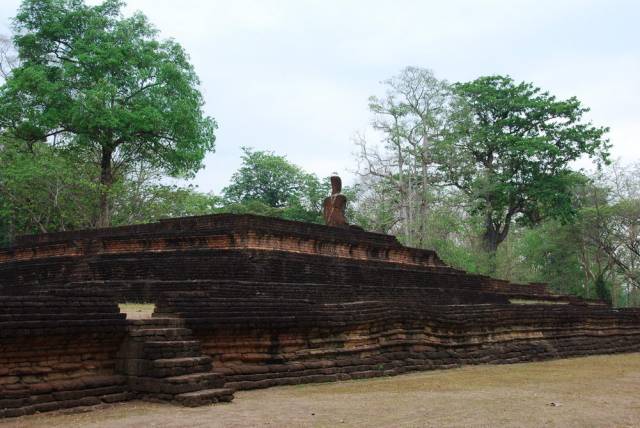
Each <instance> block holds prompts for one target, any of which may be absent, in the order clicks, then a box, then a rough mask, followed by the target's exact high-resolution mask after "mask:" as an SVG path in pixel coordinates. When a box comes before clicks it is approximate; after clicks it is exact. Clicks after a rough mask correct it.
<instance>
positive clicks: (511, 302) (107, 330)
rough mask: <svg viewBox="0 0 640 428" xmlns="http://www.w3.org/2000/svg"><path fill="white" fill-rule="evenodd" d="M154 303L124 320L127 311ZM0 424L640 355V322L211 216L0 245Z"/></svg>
mask: <svg viewBox="0 0 640 428" xmlns="http://www.w3.org/2000/svg"><path fill="white" fill-rule="evenodd" d="M123 302H150V303H155V305H156V309H155V313H154V314H153V318H152V319H149V320H127V319H126V317H125V315H124V314H121V313H120V312H119V309H118V303H123ZM0 310H1V311H0V417H3V416H4V417H9V416H19V415H23V414H28V413H34V412H38V411H47V410H53V409H60V408H68V407H75V406H85V405H93V404H98V403H103V402H115V401H122V400H128V399H132V398H147V399H153V400H162V401H168V402H177V403H181V404H184V405H193V406H195V405H200V404H207V403H212V402H218V401H230V400H231V399H232V398H233V391H235V390H238V389H249V388H263V387H270V386H274V385H285V384H299V383H306V382H326V381H335V380H346V379H360V378H367V377H373V376H383V375H395V374H400V373H405V372H409V371H415V370H428V369H438V368H449V367H455V366H459V365H463V364H480V363H515V362H520V361H535V360H543V359H549V358H562V357H570V356H580V355H590V354H604V353H616V352H634V351H635V352H637V351H640V311H639V310H637V309H612V308H611V307H609V306H607V305H606V304H603V303H601V302H599V301H587V300H582V299H578V298H576V297H571V296H563V295H557V294H554V293H552V292H550V291H549V290H548V289H547V287H546V286H545V285H544V284H513V283H509V282H506V281H501V280H496V279H492V278H489V277H486V276H480V275H473V274H469V273H466V272H463V271H460V270H456V269H453V268H451V267H448V266H446V265H445V264H444V263H443V262H442V261H441V260H440V259H439V258H438V256H437V255H436V254H435V253H434V252H433V251H425V250H418V249H413V248H407V247H404V246H402V245H401V244H400V243H399V242H398V241H397V240H396V239H395V238H394V237H393V236H388V235H381V234H376V233H369V232H364V231H360V230H356V229H353V228H338V227H326V226H320V225H314V224H306V223H300V222H293V221H285V220H279V219H273V218H266V217H258V216H251V215H212V216H202V217H190V218H181V219H174V220H167V221H161V222H159V223H154V224H148V225H140V226H128V227H119V228H111V229H100V230H93V231H80V232H64V233H54V234H46V235H38V236H26V237H22V238H20V239H19V240H18V241H17V242H16V243H15V245H14V246H12V247H9V248H3V249H0Z"/></svg>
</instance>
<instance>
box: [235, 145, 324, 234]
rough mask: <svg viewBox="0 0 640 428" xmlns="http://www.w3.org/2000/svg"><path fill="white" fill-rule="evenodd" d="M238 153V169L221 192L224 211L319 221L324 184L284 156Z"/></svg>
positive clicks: (250, 151)
mask: <svg viewBox="0 0 640 428" xmlns="http://www.w3.org/2000/svg"><path fill="white" fill-rule="evenodd" d="M242 150H243V152H244V155H243V156H242V166H241V167H240V169H239V170H238V171H236V172H235V173H234V174H233V176H232V177H231V184H230V185H229V186H227V187H225V188H224V189H223V195H224V201H225V205H226V206H225V207H224V208H223V210H224V211H226V212H235V213H254V214H261V215H271V216H276V217H283V218H287V219H290V220H300V221H310V222H314V223H318V222H320V221H321V219H322V215H321V211H322V201H323V200H324V198H325V197H327V196H328V195H329V194H330V193H331V191H330V189H331V185H330V184H329V181H328V180H323V181H321V180H319V179H318V177H316V176H315V175H314V174H309V173H307V172H305V171H303V170H302V169H301V168H300V167H298V166H296V165H294V164H292V163H290V162H289V161H288V160H287V159H286V158H285V157H284V156H278V155H276V154H274V153H272V152H268V151H253V150H252V149H250V148H247V147H243V149H242Z"/></svg>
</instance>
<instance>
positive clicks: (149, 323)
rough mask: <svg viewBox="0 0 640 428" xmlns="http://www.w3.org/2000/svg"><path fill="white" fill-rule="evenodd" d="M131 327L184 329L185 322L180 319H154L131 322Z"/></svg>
mask: <svg viewBox="0 0 640 428" xmlns="http://www.w3.org/2000/svg"><path fill="white" fill-rule="evenodd" d="M129 326H130V327H132V328H133V329H138V328H154V327H155V328H162V327H184V320H183V319H181V318H178V317H165V316H163V317H154V318H146V319H141V320H129Z"/></svg>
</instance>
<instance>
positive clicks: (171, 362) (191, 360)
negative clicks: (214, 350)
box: [152, 355, 211, 367]
mask: <svg viewBox="0 0 640 428" xmlns="http://www.w3.org/2000/svg"><path fill="white" fill-rule="evenodd" d="M152 364H153V366H154V367H194V366H202V365H207V364H211V357H208V356H205V355H203V356H198V357H183V358H163V359H157V360H153V362H152Z"/></svg>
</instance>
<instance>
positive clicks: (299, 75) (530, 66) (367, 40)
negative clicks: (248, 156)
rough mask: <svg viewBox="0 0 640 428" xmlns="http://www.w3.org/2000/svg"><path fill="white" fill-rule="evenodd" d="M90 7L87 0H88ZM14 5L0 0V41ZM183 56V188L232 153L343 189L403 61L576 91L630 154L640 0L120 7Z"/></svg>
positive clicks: (459, 75)
mask: <svg viewBox="0 0 640 428" xmlns="http://www.w3.org/2000/svg"><path fill="white" fill-rule="evenodd" d="M89 3H93V4H95V3H99V1H89ZM18 4H19V0H1V1H0V34H10V29H9V21H10V18H11V17H13V16H14V15H15V11H16V9H17V7H18ZM135 10H140V11H142V12H143V13H144V14H146V15H147V16H148V17H149V20H150V21H151V22H152V23H153V24H154V25H155V26H156V27H157V28H158V29H159V30H160V31H161V35H162V37H163V38H166V37H171V38H174V39H175V40H177V41H178V42H179V43H181V44H182V45H183V46H184V48H185V49H186V50H187V52H188V53H189V54H190V55H191V60H192V62H193V64H194V65H195V68H196V70H197V73H198V75H199V76H200V79H201V81H202V91H203V94H204V97H205V100H206V106H205V109H206V112H207V114H208V115H210V116H213V117H215V119H216V120H217V121H218V123H219V125H220V128H219V130H218V132H217V143H216V152H215V153H213V154H210V155H209V156H207V159H206V162H205V163H206V168H205V169H204V170H202V171H200V172H199V173H198V175H197V177H196V179H195V180H194V181H193V183H194V184H197V185H199V187H200V189H201V190H204V191H211V190H213V191H215V192H219V191H220V189H221V188H222V187H224V186H225V185H227V183H228V181H229V178H230V177H231V174H232V173H233V172H234V171H235V170H236V169H237V168H238V167H239V165H240V155H241V151H240V147H241V146H250V147H254V148H256V149H267V150H272V151H274V152H276V153H277V154H282V155H286V156H287V158H288V159H289V160H290V161H292V162H294V163H296V164H298V165H300V166H301V167H303V168H304V169H306V170H308V171H311V172H315V173H316V174H318V175H319V176H326V175H329V174H330V173H331V172H333V171H337V172H339V173H340V174H341V175H343V176H344V177H345V178H346V181H347V182H351V181H352V178H350V177H353V173H352V171H353V170H354V169H355V165H356V160H355V157H354V156H353V154H354V152H355V148H354V146H353V144H352V142H351V138H352V136H353V135H354V133H355V132H356V131H366V129H367V127H368V124H369V120H370V115H369V112H368V110H367V98H368V97H369V96H370V95H374V94H381V93H383V92H384V88H383V86H382V85H381V84H380V81H382V80H384V79H387V78H389V77H391V76H393V75H394V74H396V73H398V72H399V71H400V70H401V69H402V68H404V67H405V66H408V65H413V66H419V67H426V68H430V69H432V70H433V71H434V72H435V74H436V76H437V77H439V78H443V79H447V80H449V81H464V80H471V79H474V78H476V77H478V76H481V75H487V74H509V75H511V76H512V77H514V78H515V79H517V80H527V81H531V82H534V83H535V84H536V85H538V86H540V87H542V88H543V89H545V90H548V91H550V92H551V93H552V94H555V95H557V96H559V97H563V98H565V97H570V96H574V95H575V96H577V97H578V99H580V100H581V101H582V102H583V103H584V104H585V105H586V106H588V107H590V108H591V113H590V114H589V119H591V120H592V121H593V122H594V124H596V125H604V126H609V127H611V133H610V135H609V137H610V139H611V142H612V143H613V154H614V156H615V157H622V158H623V160H626V161H632V160H638V159H640V138H638V135H640V2H639V1H634V0H629V1H624V0H619V1H615V0H601V1H588V0H579V1H578V0H576V1H571V0H553V1H543V0H535V1H524V0H518V1H516V0H505V1H497V0H496V1H478V0H468V1H452V0H448V1H397V0H396V1H391V0H389V1H372V0H365V1H347V0H342V1H340V0H336V1H328V0H322V1H303V0H291V1H266V0H256V1H240V0H226V1H213V0H180V1H176V0H129V1H128V6H127V9H126V12H127V13H131V12H132V11H135Z"/></svg>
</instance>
